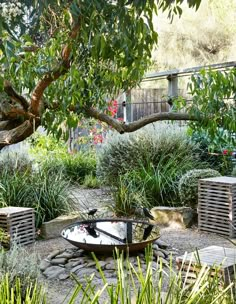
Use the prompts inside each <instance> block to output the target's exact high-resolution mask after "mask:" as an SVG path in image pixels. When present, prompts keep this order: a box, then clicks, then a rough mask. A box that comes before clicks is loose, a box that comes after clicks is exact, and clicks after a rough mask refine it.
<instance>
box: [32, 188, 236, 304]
mask: <svg viewBox="0 0 236 304" xmlns="http://www.w3.org/2000/svg"><path fill="white" fill-rule="evenodd" d="M73 200H74V202H75V205H76V206H77V209H79V210H81V209H82V210H84V211H86V210H89V209H90V208H100V209H99V211H100V210H105V209H106V206H107V205H108V204H112V199H111V197H110V196H109V194H108V193H107V191H106V190H104V189H102V190H100V189H99V190H85V189H83V190H81V189H74V190H73ZM102 214H103V213H102V212H101V214H100V213H99V216H100V217H103V216H102ZM160 234H161V238H160V239H161V240H163V241H165V242H166V243H168V244H169V245H170V247H172V248H174V249H176V253H175V254H174V257H173V258H174V259H175V257H176V256H179V255H183V254H184V253H185V252H192V251H194V250H195V249H201V248H204V247H208V246H211V245H218V246H224V247H234V245H233V244H232V243H231V242H230V241H229V240H227V239H226V238H223V237H220V236H219V235H215V234H213V233H203V232H198V230H197V228H196V227H195V228H193V229H178V230H177V229H170V228H162V229H161V231H160ZM71 246H72V245H71V244H69V243H68V242H67V241H66V240H64V239H63V238H56V239H50V240H38V241H36V242H35V244H34V245H28V246H27V250H28V251H29V252H31V251H32V250H35V251H36V252H37V253H38V254H39V256H40V258H41V259H44V258H46V257H47V256H48V255H49V254H50V253H51V252H52V251H54V250H61V249H65V248H67V247H71ZM41 281H43V282H44V283H45V284H46V288H47V299H48V302H49V303H50V304H61V303H65V304H67V303H68V301H65V302H64V299H65V297H66V295H67V294H68V293H69V294H71V293H72V290H73V289H74V287H75V285H76V284H75V283H74V282H73V281H72V280H71V279H67V280H64V281H58V280H47V279H46V278H45V277H43V275H42V276H41ZM76 303H80V299H78V300H77V302H76ZM88 304H89V303H88Z"/></svg>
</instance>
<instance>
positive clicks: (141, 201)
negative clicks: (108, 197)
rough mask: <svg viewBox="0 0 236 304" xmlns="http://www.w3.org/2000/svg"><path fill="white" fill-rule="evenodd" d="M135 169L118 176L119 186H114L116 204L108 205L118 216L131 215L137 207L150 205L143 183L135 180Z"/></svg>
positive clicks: (113, 192)
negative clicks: (139, 183)
mask: <svg viewBox="0 0 236 304" xmlns="http://www.w3.org/2000/svg"><path fill="white" fill-rule="evenodd" d="M135 174H136V172H135V171H130V172H127V173H125V174H124V175H120V176H119V177H118V185H117V187H115V186H113V188H112V194H113V198H114V201H115V205H114V206H111V205H109V206H108V207H109V208H111V209H112V211H114V213H115V214H116V215H117V216H125V215H127V214H129V215H131V214H133V213H134V212H135V209H136V208H137V207H139V206H140V207H141V206H149V203H148V200H147V199H146V196H145V189H144V187H143V185H142V184H141V186H140V185H138V184H137V180H135Z"/></svg>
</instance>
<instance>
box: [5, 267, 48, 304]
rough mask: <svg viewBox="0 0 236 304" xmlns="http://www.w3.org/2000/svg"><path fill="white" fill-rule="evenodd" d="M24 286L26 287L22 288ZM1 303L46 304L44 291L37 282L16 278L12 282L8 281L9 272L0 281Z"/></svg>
mask: <svg viewBox="0 0 236 304" xmlns="http://www.w3.org/2000/svg"><path fill="white" fill-rule="evenodd" d="M24 288H26V289H25V290H24ZM0 303H1V304H46V297H45V291H44V289H43V287H42V286H41V285H39V284H38V283H37V282H28V285H27V286H25V284H24V281H23V280H22V279H20V278H16V280H15V282H14V284H13V285H12V284H11V282H10V276H9V273H6V274H5V275H4V276H3V277H2V279H1V282H0Z"/></svg>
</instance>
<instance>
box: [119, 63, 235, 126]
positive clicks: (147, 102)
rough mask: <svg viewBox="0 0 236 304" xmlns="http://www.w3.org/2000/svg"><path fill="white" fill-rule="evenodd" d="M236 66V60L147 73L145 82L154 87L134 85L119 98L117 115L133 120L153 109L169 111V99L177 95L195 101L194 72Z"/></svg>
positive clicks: (150, 112) (155, 111)
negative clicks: (191, 87) (189, 87)
mask: <svg viewBox="0 0 236 304" xmlns="http://www.w3.org/2000/svg"><path fill="white" fill-rule="evenodd" d="M235 67H236V62H235V61H233V62H226V63H220V64H213V65H208V66H198V67H193V68H187V69H182V70H181V69H175V70H170V71H164V72H158V73H152V74H147V75H146V76H145V78H144V79H143V82H142V83H143V84H147V82H148V84H149V86H150V87H147V88H141V89H139V88H138V89H132V90H131V91H130V92H129V93H128V94H127V96H126V97H124V95H122V96H121V97H120V98H119V99H118V104H119V107H118V113H117V117H118V118H124V117H125V118H126V121H127V122H132V121H136V120H138V119H140V118H142V117H144V116H148V115H150V114H153V113H160V112H168V111H169V110H170V105H169V103H168V101H169V102H170V101H171V100H172V99H173V98H176V97H178V96H182V97H184V98H186V99H187V101H188V102H191V99H192V97H191V96H190V95H189V94H188V91H187V83H188V82H189V80H190V78H191V76H192V75H194V74H197V73H198V72H199V71H200V70H202V69H211V70H227V69H231V68H235ZM122 98H123V99H125V100H122ZM124 101H125V105H124V103H123V102H124Z"/></svg>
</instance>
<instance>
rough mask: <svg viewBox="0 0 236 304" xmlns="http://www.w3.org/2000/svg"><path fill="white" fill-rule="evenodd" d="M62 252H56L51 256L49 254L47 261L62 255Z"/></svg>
mask: <svg viewBox="0 0 236 304" xmlns="http://www.w3.org/2000/svg"><path fill="white" fill-rule="evenodd" d="M62 252H63V251H61V250H54V251H53V252H52V253H51V254H49V255H48V256H47V259H48V260H51V259H53V258H55V257H56V256H57V255H58V254H61V253H62Z"/></svg>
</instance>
